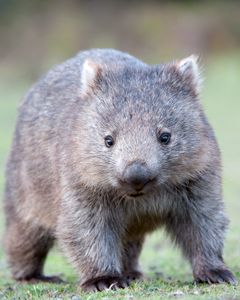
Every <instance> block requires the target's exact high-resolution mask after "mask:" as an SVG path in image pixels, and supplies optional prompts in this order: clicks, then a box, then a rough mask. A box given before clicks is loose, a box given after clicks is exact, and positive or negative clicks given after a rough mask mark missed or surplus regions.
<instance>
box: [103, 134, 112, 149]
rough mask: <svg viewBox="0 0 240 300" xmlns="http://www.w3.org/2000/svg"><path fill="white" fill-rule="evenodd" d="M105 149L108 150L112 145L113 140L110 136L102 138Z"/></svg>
mask: <svg viewBox="0 0 240 300" xmlns="http://www.w3.org/2000/svg"><path fill="white" fill-rule="evenodd" d="M104 140H105V145H106V147H108V148H110V147H112V146H113V145H114V139H113V137H112V136H111V135H107V136H105V138H104Z"/></svg>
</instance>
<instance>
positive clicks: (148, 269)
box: [0, 54, 240, 300]
mask: <svg viewBox="0 0 240 300" xmlns="http://www.w3.org/2000/svg"><path fill="white" fill-rule="evenodd" d="M205 63H206V65H207V68H206V71H205V77H206V80H205V84H204V89H203V93H202V101H203V104H204V107H205V109H206V112H207V115H208V117H209V119H210V121H211V123H212V125H213V126H214V128H215V131H216V134H217V137H218V140H219V144H220V148H221V151H222V156H223V171H224V196H225V202H226V209H227V212H228V214H229V216H230V219H231V223H230V227H229V231H228V234H227V239H226V245H225V251H224V257H225V260H226V263H227V264H228V265H229V267H230V268H231V269H232V270H233V272H234V273H235V274H236V276H237V277H238V280H239V281H240V242H239V237H240V234H239V232H240V218H239V213H240V201H239V199H240V185H239V178H240V134H239V131H240V121H239V111H240V101H239V100H240V99H239V98H240V97H239V95H240V54H232V55H231V56H229V55H226V56H221V57H213V58H210V59H209V61H208V62H205ZM0 77H1V76H0ZM1 82H2V83H1V84H0V99H1V100H0V172H1V173H0V194H2V190H3V182H4V176H3V169H4V164H5V160H6V157H7V152H8V150H9V147H10V142H11V136H12V133H13V128H14V122H15V118H16V108H17V105H18V103H19V98H20V97H21V96H22V95H23V94H24V92H25V91H26V89H27V86H29V85H30V83H26V82H24V81H23V82H21V83H19V82H18V83H16V82H15V83H13V82H11V83H6V82H4V81H1ZM13 84H14V88H13ZM1 215H2V214H1ZM1 219H2V218H1ZM2 224H3V221H1V225H0V228H2ZM141 263H142V268H143V271H144V273H145V275H146V278H145V280H144V281H143V282H137V283H135V284H133V285H132V286H131V287H130V288H128V289H126V290H120V291H116V292H113V291H108V292H103V293H97V294H83V293H82V292H81V291H80V290H79V288H78V284H77V277H76V275H75V273H74V271H73V269H72V268H71V266H70V265H69V264H68V263H67V262H66V260H65V258H64V257H63V256H62V255H61V253H60V252H59V251H58V250H57V248H55V249H54V250H53V251H52V252H51V253H50V255H49V257H48V260H47V264H46V268H45V270H46V273H48V274H60V275H61V276H62V277H63V279H65V280H66V281H67V282H68V284H63V285H53V284H39V285H27V284H17V283H15V282H13V281H12V280H11V278H10V273H9V270H8V269H7V266H6V262H5V257H4V255H3V253H2V251H0V299H71V298H72V297H74V296H75V297H76V296H78V297H80V298H81V299H105V300H106V299H146V298H147V299H149V300H150V299H151V300H153V299H175V298H176V297H177V298H181V299H204V300H206V299H240V287H239V286H237V287H232V286H229V285H225V284H223V285H211V286H209V285H194V284H193V283H192V274H191V269H190V267H189V264H188V263H187V262H186V261H185V260H184V259H183V258H182V256H181V254H180V251H179V250H178V249H174V248H173V246H172V244H171V243H170V241H169V239H168V238H167V237H166V236H165V234H164V233H163V232H155V233H154V234H153V235H151V236H150V237H149V238H148V239H147V242H146V245H145V247H144V251H143V253H142V256H141ZM73 299H74V298H73ZM76 299H77V298H76Z"/></svg>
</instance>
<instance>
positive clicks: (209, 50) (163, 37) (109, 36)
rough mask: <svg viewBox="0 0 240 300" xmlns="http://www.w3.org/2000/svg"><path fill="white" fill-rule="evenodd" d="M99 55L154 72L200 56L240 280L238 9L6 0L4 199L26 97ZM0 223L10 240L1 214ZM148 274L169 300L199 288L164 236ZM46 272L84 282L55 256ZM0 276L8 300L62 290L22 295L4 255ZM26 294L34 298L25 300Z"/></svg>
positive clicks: (0, 168)
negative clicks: (120, 56)
mask: <svg viewBox="0 0 240 300" xmlns="http://www.w3.org/2000/svg"><path fill="white" fill-rule="evenodd" d="M93 47H100V48H109V47H112V48H117V49H119V50H122V51H127V52H129V53H131V54H132V55H134V56H137V57H139V58H141V59H143V60H144V61H146V62H148V63H153V64H157V63H161V62H164V61H168V60H174V59H177V58H182V57H185V56H188V55H190V54H192V53H196V54H199V55H200V57H201V61H202V65H203V73H204V77H205V82H204V87H203V91H202V97H201V98H202V102H203V105H204V107H205V110H206V113H207V115H208V117H209V119H210V122H211V124H212V125H213V127H214V129H215V131H216V135H217V137H218V141H219V144H220V148H221V151H222V157H223V178H224V196H225V202H226V209H227V212H228V214H229V216H230V219H231V223H230V227H229V231H228V234H227V239H226V246H225V258H226V262H227V264H228V265H229V266H230V267H231V268H232V269H233V271H234V272H235V273H236V274H237V276H238V278H239V279H240V240H239V239H240V217H239V215H240V185H239V180H240V134H239V132H240V1H190V0H189V1H137V0H135V1H127V0H125V1H97V0H90V1H76V0H75V1H73V0H69V1H61V0H52V1H46V0H42V1H37V0H33V1H30V0H29V1H27V0H22V1H14V0H8V1H5V0H0V196H1V198H2V194H3V189H4V167H5V163H6V158H7V155H8V152H9V149H10V143H11V138H12V133H13V130H14V123H15V120H16V114H17V106H18V103H19V101H20V99H21V97H22V96H23V95H24V93H25V92H26V91H27V89H28V88H29V87H30V86H31V85H32V84H33V83H34V82H35V81H36V80H37V79H38V78H39V76H41V75H42V74H43V73H44V72H46V71H47V70H48V69H49V68H50V67H52V66H53V65H54V64H57V63H59V62H61V61H63V60H65V59H67V58H68V57H70V56H72V55H74V54H75V53H77V52H78V51H80V50H84V49H87V48H93ZM1 211H2V209H1ZM0 218H1V222H0V233H2V231H3V224H4V219H3V214H2V212H1V213H0ZM142 265H143V270H144V271H145V273H146V274H147V276H149V278H150V279H149V280H155V279H157V280H160V281H157V282H155V283H154V284H155V286H156V287H157V289H158V288H159V289H162V293H163V299H165V298H166V297H171V293H173V292H174V289H179V288H180V289H182V290H184V289H185V290H184V295H185V296H186V297H188V296H189V297H195V296H194V295H195V294H194V292H192V290H191V288H189V289H190V291H188V290H187V291H186V285H185V287H184V286H182V285H181V284H180V283H179V282H182V283H183V282H185V281H186V282H188V283H189V282H191V280H192V277H191V271H190V268H189V266H188V264H187V263H186V262H185V261H184V260H183V259H182V258H181V255H180V253H179V251H177V250H176V249H174V248H173V247H172V246H171V244H170V242H169V240H168V239H167V238H166V236H165V235H164V234H162V233H159V232H157V233H155V234H154V235H153V236H151V237H150V238H149V239H148V241H147V243H146V246H145V248H144V252H143V254H142ZM47 270H48V271H50V272H57V273H62V272H63V273H64V274H65V278H67V279H68V280H69V281H70V282H72V283H73V282H74V281H75V280H76V278H75V276H74V272H73V271H72V269H71V267H70V266H69V265H68V264H67V263H66V262H65V260H64V258H62V256H61V254H59V252H58V251H57V250H54V251H53V252H52V254H51V256H50V258H49V259H48V262H47ZM0 276H1V278H2V279H0V298H1V293H2V295H3V297H6V299H12V298H11V297H13V295H15V296H16V295H18V297H19V298H17V299H40V298H41V297H43V298H42V299H48V297H50V298H49V299H53V298H54V297H55V296H54V295H58V294H56V292H55V294H54V292H53V291H56V288H55V287H53V288H51V287H48V288H46V289H47V292H46V290H45V287H42V288H41V286H40V287H38V288H37V287H36V288H34V290H33V288H28V287H27V288H26V287H25V289H22V288H21V287H19V286H15V285H14V284H13V283H12V282H11V280H10V275H9V273H8V271H7V268H6V262H5V257H4V255H3V253H2V251H1V250H0ZM169 278H170V279H169ZM161 280H162V281H161ZM166 282H167V283H166ZM168 282H169V284H168ZM161 284H162V285H161ZM13 286H14V289H12V287H13ZM150 286H151V285H150ZM9 287H11V288H10V289H9ZM11 289H12V290H11ZM69 289H70V290H68V287H66V290H64V291H62V290H61V297H64V296H62V295H65V294H64V293H66V295H67V296H66V297H70V296H69V295H72V294H71V293H73V291H74V287H71V288H69ZM139 289H141V287H138V286H137V287H135V288H133V291H131V293H132V294H133V297H135V295H137V296H136V297H137V298H136V299H140V298H141V297H142V294H141V292H140V294H138V292H139ZM145 289H146V293H150V294H148V297H150V298H151V297H153V298H151V299H155V298H154V297H155V296H156V291H154V289H153V290H152V292H151V291H150V292H149V288H148V286H147V285H145V287H142V291H143V295H145V294H144V293H145ZM29 291H30V292H29ZM45 292H46V293H47V294H46V293H45ZM198 292H199V294H197V295H198V296H196V297H197V298H196V299H200V298H201V297H203V298H201V299H205V298H204V297H205V296H204V295H205V294H206V295H216V297H218V296H219V295H223V294H225V295H232V296H234V297H235V296H236V295H237V296H236V297H238V296H239V297H240V294H237V293H238V292H237V290H236V289H231V288H230V287H229V288H226V289H224V288H222V287H221V288H216V289H215V288H214V289H210V290H209V289H208V288H207V287H206V288H203V290H202V289H201V288H200V289H199V290H198ZM26 293H30V294H28V296H27V298H24V297H25V295H26ZM51 293H53V294H51ZM127 293H129V292H127ZM159 293H160V292H159ZM159 293H158V295H159ZM160 294H161V293H160ZM200 294H201V295H200ZM49 295H50V296H49ZM124 295H125V294H123V296H121V297H125V296H124ZM145 296H146V295H145ZM145 296H144V297H145ZM34 297H35V298H34ZM56 297H57V296H56ZM96 297H98V296H96ZM113 297H115V298H116V299H117V297H118V296H117V295H115V296H114V295H113ZM119 297H120V296H119ZM121 297H120V298H119V299H122V298H121ZM164 297H165V298H164ZM83 298H84V296H83ZM66 299H69V298H66ZM84 299H85V298H84ZM91 299H95V298H91ZM96 299H98V298H96ZM124 299H125V298H124ZM156 299H162V298H156ZM189 299H190V298H189ZM206 299H207V298H206ZM208 299H209V298H208ZM231 299H232V298H231ZM234 299H235V298H234ZM236 299H237V298H236ZM238 299H239V298H238Z"/></svg>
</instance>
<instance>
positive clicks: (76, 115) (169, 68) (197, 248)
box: [5, 49, 235, 290]
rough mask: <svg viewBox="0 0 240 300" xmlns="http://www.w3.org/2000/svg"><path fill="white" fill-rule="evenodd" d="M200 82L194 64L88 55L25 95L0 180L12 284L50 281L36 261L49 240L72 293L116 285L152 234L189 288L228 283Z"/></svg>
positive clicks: (215, 156) (217, 182)
mask: <svg viewBox="0 0 240 300" xmlns="http://www.w3.org/2000/svg"><path fill="white" fill-rule="evenodd" d="M199 80H200V79H199V71H198V66H197V62H196V58H195V57H193V56H192V57H189V58H187V59H184V60H181V61H177V62H173V63H166V64H162V65H156V66H149V65H147V64H145V63H143V62H141V61H139V60H138V59H136V58H134V57H132V56H130V55H128V54H125V53H122V52H119V51H115V50H108V49H106V50H101V49H96V50H90V51H86V52H82V53H80V54H78V55H77V56H75V57H74V58H72V59H70V60H68V61H66V62H64V63H63V64H61V65H59V66H57V67H55V68H54V69H52V70H51V71H50V72H49V73H48V74H47V75H46V76H44V77H43V78H42V79H41V80H40V81H39V82H37V83H36V84H35V85H34V86H33V88H32V89H31V90H30V91H29V93H28V94H27V95H26V97H25V98H24V100H23V102H22V104H21V106H20V108H19V115H18V120H17V126H16V131H15V135H14V140H13V145H12V150H11V154H10V158H9V161H8V165H7V171H6V177H7V178H6V193H5V212H6V233H5V247H6V252H7V255H8V261H9V265H10V268H11V271H12V275H13V277H14V278H15V279H16V280H33V279H38V280H41V279H42V280H50V279H51V278H49V277H44V276H43V264H44V260H45V258H46V255H47V253H48V251H49V249H50V248H51V246H52V245H53V243H54V240H57V241H58V243H59V244H60V246H61V248H62V249H63V252H64V253H65V255H66V256H67V257H68V258H69V260H70V262H71V263H72V264H73V266H74V267H75V269H76V270H77V272H78V274H79V276H80V278H81V286H82V287H83V289H85V290H102V289H105V288H108V287H109V286H111V285H112V284H113V283H114V284H115V286H117V287H125V286H127V284H128V283H129V280H131V279H135V278H138V277H140V276H141V272H140V270H139V266H138V257H139V254H140V251H141V248H142V245H143V242H144V237H145V235H146V234H147V233H149V232H152V231H153V230H155V229H156V228H158V227H161V226H163V227H165V228H166V230H167V231H168V232H169V234H170V235H171V237H172V239H173V240H174V241H175V242H176V243H177V244H178V245H179V246H180V248H181V249H182V251H183V253H184V255H185V256H186V257H187V258H188V259H189V261H190V263H191V265H192V269H193V275H194V278H195V279H196V280H197V281H200V282H209V283H210V282H211V283H218V282H224V281H225V282H230V283H234V282H235V279H234V276H233V275H232V273H231V272H230V271H229V270H228V269H227V267H226V266H225V264H224V262H223V258H222V250H223V239H224V232H225V228H226V225H227V223H228V221H227V218H226V216H225V213H224V206H223V201H222V192H221V161H220V154H219V149H218V146H217V142H216V139H215V136H214V132H213V130H212V128H211V126H210V125H209V123H208V121H207V119H206V116H205V115H204V112H203V110H202V107H201V104H200V102H199V100H198V92H199ZM52 279H53V280H54V279H56V278H52Z"/></svg>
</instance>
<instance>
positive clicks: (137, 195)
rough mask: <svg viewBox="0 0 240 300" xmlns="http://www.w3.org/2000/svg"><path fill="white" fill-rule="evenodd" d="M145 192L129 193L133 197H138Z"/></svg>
mask: <svg viewBox="0 0 240 300" xmlns="http://www.w3.org/2000/svg"><path fill="white" fill-rule="evenodd" d="M143 195H144V193H135V194H129V196H130V197H133V198H137V197H141V196H143Z"/></svg>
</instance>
